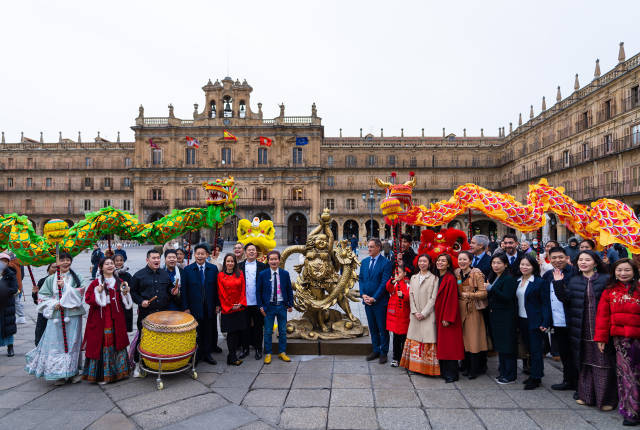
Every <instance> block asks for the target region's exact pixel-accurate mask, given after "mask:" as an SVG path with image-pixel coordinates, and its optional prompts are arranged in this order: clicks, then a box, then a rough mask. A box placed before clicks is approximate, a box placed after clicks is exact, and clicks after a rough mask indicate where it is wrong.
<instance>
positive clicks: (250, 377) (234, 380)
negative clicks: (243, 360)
mask: <svg viewBox="0 0 640 430" xmlns="http://www.w3.org/2000/svg"><path fill="white" fill-rule="evenodd" d="M256 377H257V374H253V373H223V374H222V375H220V376H219V377H218V378H217V379H216V381H215V382H214V383H213V384H212V385H211V387H212V388H218V387H220V388H222V387H224V388H249V387H250V386H251V384H253V381H255V379H256Z"/></svg>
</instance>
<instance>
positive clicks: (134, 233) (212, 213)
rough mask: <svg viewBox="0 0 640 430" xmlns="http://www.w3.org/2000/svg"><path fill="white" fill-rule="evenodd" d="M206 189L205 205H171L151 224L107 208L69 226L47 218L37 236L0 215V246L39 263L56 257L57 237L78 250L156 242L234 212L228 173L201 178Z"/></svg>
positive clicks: (22, 222) (25, 222) (17, 218)
mask: <svg viewBox="0 0 640 430" xmlns="http://www.w3.org/2000/svg"><path fill="white" fill-rule="evenodd" d="M202 188H203V189H204V190H205V192H207V193H208V198H207V201H206V203H207V204H206V207H203V208H187V209H181V210H177V209H176V210H173V211H172V212H171V213H170V214H169V215H166V216H164V217H162V218H160V219H159V220H157V221H154V222H152V223H147V224H145V223H141V222H140V221H138V217H137V216H136V215H133V214H130V213H128V212H125V211H121V210H118V209H114V208H112V207H106V208H102V209H100V210H99V211H96V212H91V213H88V214H86V215H85V219H84V220H82V221H80V222H78V223H77V224H75V225H73V226H72V227H71V228H68V226H67V223H66V222H64V221H61V220H52V221H49V222H48V223H47V225H46V226H45V229H44V236H40V235H37V234H36V232H35V231H34V229H33V226H32V225H31V222H30V221H29V219H28V218H27V217H26V216H24V215H17V214H15V213H14V214H8V215H0V249H3V248H6V249H9V250H11V251H12V252H13V253H14V254H15V255H16V257H17V258H18V259H19V260H20V261H21V262H22V264H31V265H34V266H42V265H45V264H49V263H53V262H54V261H55V258H56V244H55V243H56V242H57V243H59V244H60V251H66V252H69V253H70V254H71V255H74V256H75V255H77V254H79V253H80V252H81V251H82V250H84V249H87V248H90V247H91V246H93V244H94V243H96V242H97V241H98V240H99V239H100V237H102V236H105V235H118V236H119V237H120V238H121V239H124V240H135V241H136V242H138V243H146V242H152V243H154V244H157V245H160V244H164V243H166V242H167V241H169V240H171V239H174V238H176V237H179V236H182V235H183V234H184V233H186V232H189V231H192V230H198V229H200V228H203V227H206V228H219V227H221V226H222V225H223V224H224V222H225V220H226V219H227V218H228V217H229V216H232V215H234V214H235V210H236V200H237V199H238V193H237V190H236V187H235V185H234V180H233V178H232V177H229V178H227V179H216V180H214V181H209V182H203V184H202Z"/></svg>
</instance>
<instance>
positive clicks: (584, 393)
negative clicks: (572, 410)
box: [556, 250, 618, 411]
mask: <svg viewBox="0 0 640 430" xmlns="http://www.w3.org/2000/svg"><path fill="white" fill-rule="evenodd" d="M576 265H577V269H578V271H579V273H577V274H576V275H574V276H572V277H571V279H570V280H569V284H568V285H567V287H566V289H565V290H564V291H563V292H562V293H561V295H560V296H558V298H559V299H560V300H561V301H562V302H563V303H564V304H565V309H566V312H567V315H566V316H567V328H568V330H569V341H570V343H571V350H572V351H573V359H574V363H575V365H576V368H577V369H578V372H579V375H578V398H577V399H576V402H577V403H578V404H580V405H589V406H593V405H595V406H597V407H598V408H600V409H602V410H603V411H610V410H612V409H613V408H615V407H616V405H617V403H618V392H617V383H616V358H615V351H614V349H613V347H612V346H611V345H607V347H606V348H605V351H604V353H602V352H600V350H599V349H598V346H597V344H596V342H595V341H594V340H593V336H594V331H595V325H596V309H597V308H598V303H599V302H600V297H601V296H602V292H603V291H604V289H605V287H606V286H607V282H608V281H609V275H608V274H607V273H606V271H605V269H604V265H603V264H602V260H600V257H598V255H597V254H596V253H595V252H593V251H591V250H583V251H580V253H579V254H578V257H577V259H576ZM557 294H558V293H556V295H557Z"/></svg>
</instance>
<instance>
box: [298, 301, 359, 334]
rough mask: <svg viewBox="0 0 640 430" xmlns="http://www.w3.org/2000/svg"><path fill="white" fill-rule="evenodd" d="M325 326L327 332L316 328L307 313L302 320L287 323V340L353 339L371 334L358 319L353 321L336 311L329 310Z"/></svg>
mask: <svg viewBox="0 0 640 430" xmlns="http://www.w3.org/2000/svg"><path fill="white" fill-rule="evenodd" d="M325 324H326V326H325V328H326V329H325V330H322V329H320V328H318V327H317V326H315V327H314V325H313V324H312V322H311V318H310V316H309V313H307V312H305V313H304V314H303V316H302V318H300V319H295V320H289V321H287V339H307V340H334V339H352V338H355V337H362V336H367V335H368V334H369V328H368V327H366V326H364V325H362V323H361V322H360V320H359V319H358V318H356V319H355V321H351V320H350V319H348V318H347V317H346V315H345V314H343V313H341V312H339V311H337V310H335V309H329V310H328V312H327V320H326V321H325Z"/></svg>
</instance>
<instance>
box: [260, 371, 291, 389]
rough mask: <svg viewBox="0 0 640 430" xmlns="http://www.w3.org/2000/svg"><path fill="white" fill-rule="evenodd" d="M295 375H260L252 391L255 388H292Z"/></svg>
mask: <svg viewBox="0 0 640 430" xmlns="http://www.w3.org/2000/svg"><path fill="white" fill-rule="evenodd" d="M293 377H294V374H293V373H262V374H260V375H258V377H257V378H256V380H255V381H253V384H252V385H251V388H252V389H255V388H285V389H288V388H289V387H291V382H292V381H293Z"/></svg>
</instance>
